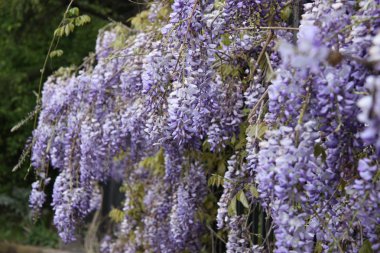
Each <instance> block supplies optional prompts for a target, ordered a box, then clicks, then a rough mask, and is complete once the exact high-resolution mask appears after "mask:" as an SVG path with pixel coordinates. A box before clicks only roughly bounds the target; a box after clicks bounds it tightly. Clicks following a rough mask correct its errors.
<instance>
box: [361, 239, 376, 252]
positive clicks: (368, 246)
mask: <svg viewBox="0 0 380 253" xmlns="http://www.w3.org/2000/svg"><path fill="white" fill-rule="evenodd" d="M359 253H373V250H372V245H371V242H370V241H368V240H365V241H364V242H363V245H362V246H361V247H360V249H359Z"/></svg>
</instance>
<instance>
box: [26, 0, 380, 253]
mask: <svg viewBox="0 0 380 253" xmlns="http://www.w3.org/2000/svg"><path fill="white" fill-rule="evenodd" d="M293 7H294V6H293V3H292V1H270V0H260V1H259V0H225V1H218V0H215V1H212V0H189V1H184V0H174V1H170V2H167V1H154V2H153V3H150V4H149V9H148V10H147V11H144V12H142V13H141V14H139V15H138V16H137V17H136V18H135V19H134V20H133V22H132V23H133V24H134V27H133V28H128V27H125V26H124V25H121V24H110V25H109V26H107V27H105V28H104V29H103V30H102V31H100V33H99V36H98V40H97V43H96V50H95V56H94V58H91V57H90V58H88V59H86V60H85V61H84V63H83V65H82V66H81V67H79V68H62V69H60V70H59V71H57V72H56V73H55V74H54V75H52V76H50V77H49V78H48V80H47V81H46V83H45V84H44V87H43V91H42V99H41V107H42V109H41V113H40V115H39V120H38V126H37V128H36V129H35V130H34V132H33V141H32V144H33V147H32V165H33V167H34V168H35V171H36V175H37V177H38V180H37V181H36V182H35V183H33V189H32V194H31V196H30V206H31V207H32V209H33V212H34V213H35V214H37V213H38V210H39V209H40V208H41V207H42V206H43V203H44V200H45V198H46V194H45V193H44V186H45V185H46V184H49V183H51V182H50V181H52V180H50V174H49V170H48V168H49V167H52V168H54V169H55V170H57V171H58V172H59V176H58V177H57V178H56V179H55V181H54V187H53V196H52V199H53V201H52V206H53V209H54V212H55V216H54V223H55V225H56V227H57V229H58V233H59V235H60V236H61V238H62V239H63V240H64V241H67V242H68V241H72V240H74V239H75V236H76V232H75V229H76V227H77V226H78V225H79V224H80V223H81V222H82V221H83V220H84V218H85V217H86V216H87V215H88V214H90V213H91V212H92V211H94V210H97V209H99V208H100V206H101V199H102V197H101V191H100V186H101V184H102V183H104V182H105V181H106V180H108V179H109V178H113V179H114V180H117V181H120V182H122V183H123V187H122V188H123V192H124V194H125V200H124V201H123V207H122V210H119V212H120V213H121V214H122V219H121V221H120V223H119V224H117V225H116V226H115V229H114V230H113V232H112V233H111V234H109V235H107V236H106V237H104V239H103V241H102V243H101V250H102V251H103V252H104V253H111V252H211V247H213V245H212V246H210V244H212V243H213V242H211V241H212V240H220V241H221V242H223V240H225V242H224V243H223V244H224V245H225V246H223V247H225V248H226V251H227V252H277V253H283V252H357V251H358V250H359V249H360V248H361V247H364V246H365V245H371V247H372V249H373V250H374V251H378V250H380V232H379V231H380V180H379V179H380V178H379V175H380V165H379V158H380V132H379V131H380V128H379V125H380V124H379V123H380V104H379V103H380V102H379V101H380V76H379V71H380V29H379V27H380V1H379V0H362V1H343V0H335V1H327V0H316V1H311V3H305V4H304V5H302V8H301V9H302V16H301V19H300V22H298V21H297V20H295V21H292V19H293V20H294V19H296V18H295V17H296V16H297V15H298V13H297V12H296V11H295V8H293ZM298 23H299V25H298ZM207 181H208V182H209V184H207ZM223 238H224V239H223ZM363 245H364V246H363Z"/></svg>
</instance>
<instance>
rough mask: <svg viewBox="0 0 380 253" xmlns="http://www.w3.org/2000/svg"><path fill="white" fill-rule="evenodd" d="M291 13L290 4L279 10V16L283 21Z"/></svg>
mask: <svg viewBox="0 0 380 253" xmlns="http://www.w3.org/2000/svg"><path fill="white" fill-rule="evenodd" d="M291 14H292V9H291V6H290V5H288V6H286V7H285V8H283V9H282V10H281V11H280V17H281V19H282V20H283V21H285V22H286V21H288V20H289V18H290V15H291Z"/></svg>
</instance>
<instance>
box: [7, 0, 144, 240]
mask: <svg viewBox="0 0 380 253" xmlns="http://www.w3.org/2000/svg"><path fill="white" fill-rule="evenodd" d="M69 2H70V1H68V0H9V1H4V0H0V135H1V136H0V213H1V215H0V224H2V225H1V226H0V241H3V240H6V241H15V242H19V243H25V244H34V245H44V246H56V245H57V243H58V238H57V236H56V233H55V232H52V230H54V228H53V227H52V224H51V216H50V215H49V213H48V211H47V210H46V211H45V212H47V213H46V214H44V215H43V219H42V220H39V221H38V222H37V223H33V222H32V220H31V217H30V215H29V211H28V195H29V191H30V183H31V182H32V181H33V177H34V175H33V173H28V172H27V171H28V167H29V161H28V160H26V162H25V163H24V165H23V166H22V167H21V168H20V169H18V170H17V171H16V172H13V173H12V172H11V171H12V168H13V167H14V166H15V165H16V163H17V161H18V159H19V156H20V154H21V152H22V150H23V147H24V145H25V141H26V139H27V138H28V137H29V136H30V135H31V132H32V129H33V121H29V122H28V123H27V124H25V125H24V126H23V127H22V128H21V129H18V130H17V131H16V132H13V133H11V132H10V129H11V128H12V127H13V126H14V125H15V124H17V123H18V122H19V121H20V120H22V119H23V118H24V117H25V116H26V115H27V113H28V112H30V111H32V110H33V108H34V106H35V102H36V96H35V95H34V92H37V90H38V83H39V79H40V75H41V73H40V68H41V67H42V65H43V62H44V58H45V56H46V53H47V51H48V48H49V43H50V40H51V38H52V36H53V32H54V30H55V28H56V27H57V26H58V24H59V22H60V20H61V19H62V15H63V13H64V11H65V9H66V7H67V5H68V3H69ZM73 6H76V7H78V8H79V9H80V12H81V13H82V14H87V15H89V16H90V17H91V19H92V21H91V22H90V24H87V25H86V26H84V27H81V28H79V29H76V30H75V32H74V33H72V34H71V35H70V36H69V37H68V38H64V39H62V40H61V41H60V44H59V47H58V48H59V49H62V50H63V51H64V54H63V56H61V57H59V58H53V59H51V60H50V61H49V63H48V66H47V70H46V75H45V78H46V76H48V75H49V74H50V73H52V72H53V71H54V70H56V69H57V68H59V67H61V66H68V65H71V64H76V65H78V64H80V62H81V61H82V59H83V57H85V56H86V55H88V53H89V52H90V51H93V50H94V46H95V39H96V35H97V33H98V30H99V28H101V27H102V26H104V25H105V24H107V23H108V22H109V21H110V20H111V21H119V22H123V23H128V18H129V17H131V16H133V15H134V14H135V13H136V12H137V11H139V10H140V9H142V8H143V7H144V6H143V5H139V4H136V3H131V2H130V1H127V0H122V1H120V0H81V1H74V4H73Z"/></svg>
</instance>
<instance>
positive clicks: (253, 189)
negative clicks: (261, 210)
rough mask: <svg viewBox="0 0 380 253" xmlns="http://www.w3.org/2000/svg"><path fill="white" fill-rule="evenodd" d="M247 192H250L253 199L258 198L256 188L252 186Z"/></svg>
mask: <svg viewBox="0 0 380 253" xmlns="http://www.w3.org/2000/svg"><path fill="white" fill-rule="evenodd" d="M249 191H250V192H251V194H252V196H253V197H255V198H258V197H259V192H258V191H257V189H256V187H255V186H254V185H252V184H251V185H250V186H249Z"/></svg>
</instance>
